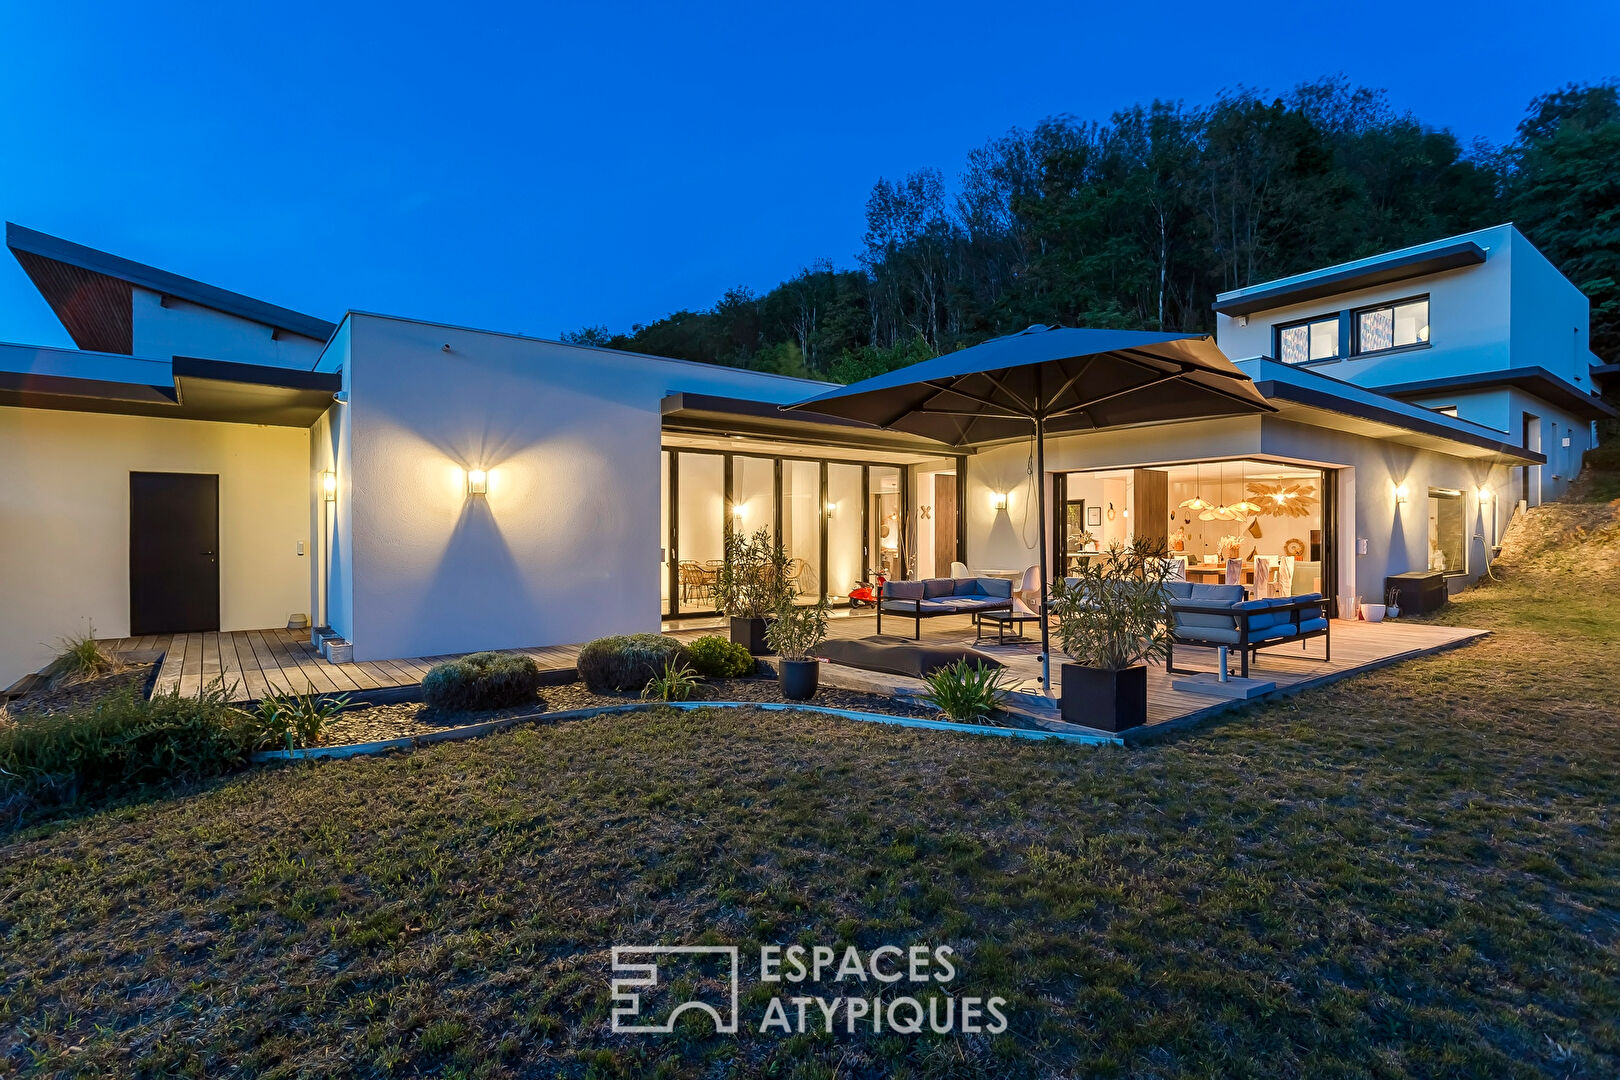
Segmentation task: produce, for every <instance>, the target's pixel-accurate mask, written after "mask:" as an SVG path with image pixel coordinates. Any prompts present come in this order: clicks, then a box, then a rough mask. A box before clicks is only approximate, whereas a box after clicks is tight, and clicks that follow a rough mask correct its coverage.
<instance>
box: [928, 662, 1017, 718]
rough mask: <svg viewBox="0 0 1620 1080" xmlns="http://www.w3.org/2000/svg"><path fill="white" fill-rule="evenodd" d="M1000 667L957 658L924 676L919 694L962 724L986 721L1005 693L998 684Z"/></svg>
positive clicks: (946, 715)
mask: <svg viewBox="0 0 1620 1080" xmlns="http://www.w3.org/2000/svg"><path fill="white" fill-rule="evenodd" d="M1002 674H1003V673H1002V669H1001V668H998V667H991V666H990V665H988V664H979V663H972V664H970V663H968V662H967V661H966V660H958V661H957V662H956V663H954V664H951V665H949V666H947V667H942V668H940V669H939V670H938V671H936V672H934V673H933V674H932V675H930V676H928V678H927V680H926V681H927V683H928V693H927V694H925V695H923V700H924V701H927V702H928V703H929V704H930V705H932V706H933V707H934V708H936V709H938V710H939V711H940V712H941V713H942V714H944V716H945V718H946V719H947V720H955V721H957V722H958V723H963V724H982V723H985V722H987V721H988V720H989V719H990V717H991V716H992V715H993V714H994V713H995V711H996V710H997V709H998V708H1000V707H1001V702H1002V699H1003V698H1005V697H1006V696H1007V691H1006V689H1005V688H1004V687H1003V686H1002V685H1001V679H1002Z"/></svg>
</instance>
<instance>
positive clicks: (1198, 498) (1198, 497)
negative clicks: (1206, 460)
mask: <svg viewBox="0 0 1620 1080" xmlns="http://www.w3.org/2000/svg"><path fill="white" fill-rule="evenodd" d="M1197 468H1198V477H1197V479H1196V480H1194V481H1193V497H1192V498H1190V499H1183V500H1182V502H1181V505H1180V509H1182V510H1202V511H1206V512H1207V511H1210V510H1213V509H1215V504H1214V503H1212V502H1206V501H1204V467H1203V466H1202V465H1199V466H1197ZM1199 518H1200V520H1203V521H1208V520H1210V519H1209V518H1206V517H1204V516H1203V514H1200V515H1199Z"/></svg>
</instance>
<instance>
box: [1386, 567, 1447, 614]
mask: <svg viewBox="0 0 1620 1080" xmlns="http://www.w3.org/2000/svg"><path fill="white" fill-rule="evenodd" d="M1390 589H1394V590H1396V592H1398V593H1399V594H1400V605H1401V614H1402V615H1427V614H1428V613H1429V612H1431V611H1439V610H1440V609H1441V608H1443V607H1445V606H1446V603H1447V602H1448V601H1449V600H1450V599H1451V595H1450V590H1448V589H1447V588H1446V575H1445V572H1444V571H1443V570H1413V571H1411V572H1409V573H1405V574H1392V575H1390V576H1389V577H1387V578H1385V579H1384V590H1385V595H1386V596H1387V595H1388V594H1389V592H1388V591H1389V590H1390Z"/></svg>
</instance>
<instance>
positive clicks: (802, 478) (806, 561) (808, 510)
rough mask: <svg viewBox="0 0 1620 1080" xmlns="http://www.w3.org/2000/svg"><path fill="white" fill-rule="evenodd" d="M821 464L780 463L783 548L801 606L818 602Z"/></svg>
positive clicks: (807, 462) (819, 581)
mask: <svg viewBox="0 0 1620 1080" xmlns="http://www.w3.org/2000/svg"><path fill="white" fill-rule="evenodd" d="M822 513H823V512H822V506H821V462H819V461H784V462H782V546H783V547H785V548H787V553H788V555H789V556H791V557H792V559H793V564H792V565H791V566H790V567H789V568H788V575H789V577H790V578H791V579H792V581H793V584H794V586H795V587H796V588H797V589H798V593H799V601H800V603H806V604H813V603H815V602H816V601H818V600H820V599H821V521H822Z"/></svg>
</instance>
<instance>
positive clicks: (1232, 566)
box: [1226, 559, 1243, 585]
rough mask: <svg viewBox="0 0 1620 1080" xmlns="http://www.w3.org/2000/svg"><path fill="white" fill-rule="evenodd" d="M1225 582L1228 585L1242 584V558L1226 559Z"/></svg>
mask: <svg viewBox="0 0 1620 1080" xmlns="http://www.w3.org/2000/svg"><path fill="white" fill-rule="evenodd" d="M1226 584H1228V585H1242V584H1243V560H1242V559H1227V560H1226Z"/></svg>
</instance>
